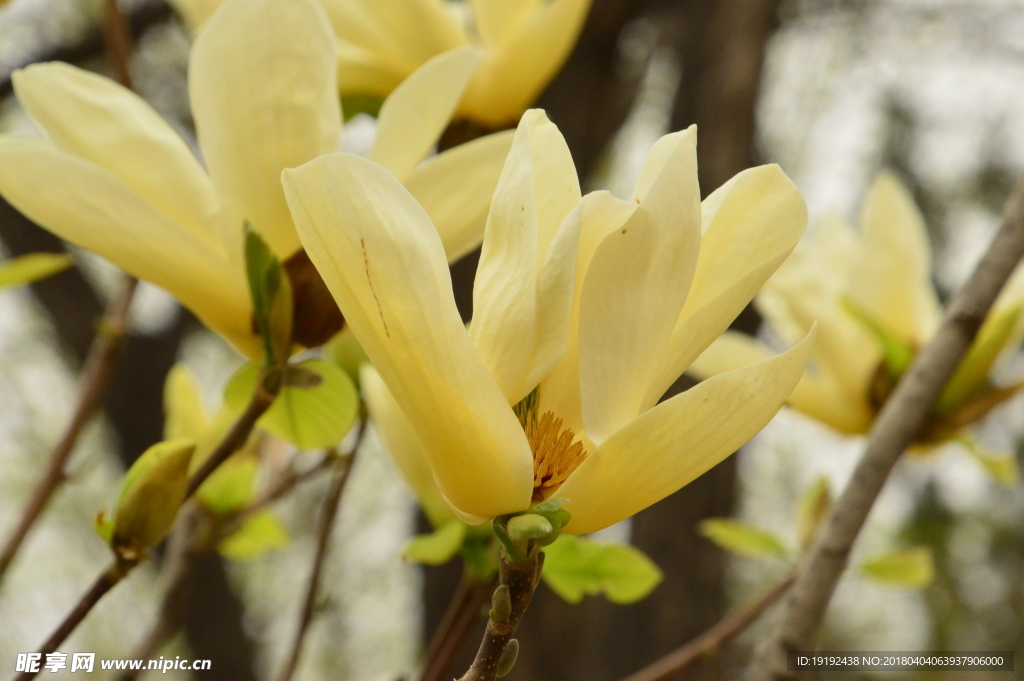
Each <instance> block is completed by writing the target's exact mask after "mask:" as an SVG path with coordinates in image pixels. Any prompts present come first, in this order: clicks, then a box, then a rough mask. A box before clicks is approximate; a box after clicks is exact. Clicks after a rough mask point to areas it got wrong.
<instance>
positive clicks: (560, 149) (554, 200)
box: [522, 109, 580, 270]
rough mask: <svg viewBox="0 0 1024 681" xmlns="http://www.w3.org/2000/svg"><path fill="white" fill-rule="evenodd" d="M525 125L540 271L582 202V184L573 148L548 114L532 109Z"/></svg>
mask: <svg viewBox="0 0 1024 681" xmlns="http://www.w3.org/2000/svg"><path fill="white" fill-rule="evenodd" d="M522 121H523V122H526V123H528V124H529V126H530V149H531V152H532V155H533V196H534V204H535V205H536V207H537V235H538V236H537V269H538V270H539V269H540V267H541V265H542V264H543V263H544V259H545V257H546V254H547V252H548V246H550V244H551V242H552V240H553V239H554V238H555V234H556V233H557V232H558V230H559V229H560V228H561V226H562V224H563V222H564V221H565V218H566V216H567V215H569V213H570V212H571V211H572V209H573V208H575V207H576V204H577V203H579V201H580V181H579V178H578V177H577V176H576V165H575V164H574V163H573V161H572V154H571V153H570V152H569V145H568V144H566V143H565V138H564V137H562V133H561V132H559V131H558V127H556V126H555V124H554V123H552V122H551V121H550V120H548V117H547V114H545V113H544V111H543V110H541V109H531V110H529V111H527V112H526V113H525V114H523V118H522Z"/></svg>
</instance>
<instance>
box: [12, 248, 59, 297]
mask: <svg viewBox="0 0 1024 681" xmlns="http://www.w3.org/2000/svg"><path fill="white" fill-rule="evenodd" d="M71 262H72V260H71V256H70V255H67V254H66V253H29V254H28V255H23V256H21V257H18V258H12V259H10V260H7V261H5V262H0V289H5V288H9V287H11V286H21V285H22V284H31V283H32V282H33V281H39V280H40V279H46V278H47V277H52V276H53V275H55V274H57V273H58V272H63V271H64V270H66V269H67V268H69V267H71Z"/></svg>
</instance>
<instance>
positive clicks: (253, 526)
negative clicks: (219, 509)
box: [217, 510, 288, 560]
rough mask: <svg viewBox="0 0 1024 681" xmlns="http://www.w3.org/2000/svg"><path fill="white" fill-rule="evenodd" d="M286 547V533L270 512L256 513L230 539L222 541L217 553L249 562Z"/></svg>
mask: <svg viewBox="0 0 1024 681" xmlns="http://www.w3.org/2000/svg"><path fill="white" fill-rule="evenodd" d="M287 545H288V531H287V530H285V529H284V525H282V524H281V521H280V520H278V518H277V516H276V515H274V514H273V513H271V512H270V511H266V510H264V511H256V512H255V513H253V514H252V515H250V516H249V517H248V518H246V519H245V521H244V522H243V523H242V526H241V527H239V528H238V530H237V531H235V533H234V534H233V535H231V536H230V537H227V538H225V539H223V540H222V541H221V542H220V544H219V545H218V546H217V551H218V552H219V553H220V554H221V555H222V556H224V557H225V558H230V559H232V560H249V559H250V558H255V557H257V556H259V555H261V554H263V553H266V552H267V551H272V550H274V549H280V548H283V547H285V546H287Z"/></svg>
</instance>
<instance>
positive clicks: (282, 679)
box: [278, 418, 366, 681]
mask: <svg viewBox="0 0 1024 681" xmlns="http://www.w3.org/2000/svg"><path fill="white" fill-rule="evenodd" d="M365 432H366V419H365V418H364V419H362V420H361V421H360V424H359V431H358V432H357V433H356V441H355V443H354V444H353V445H352V449H351V451H350V452H349V454H348V456H345V457H340V458H338V460H337V461H336V462H335V464H334V477H333V478H332V479H331V486H330V487H329V488H328V490H327V495H326V496H325V497H324V517H323V520H322V521H321V523H320V534H319V536H318V537H317V544H316V555H315V557H314V558H313V567H312V569H311V571H310V575H309V584H308V586H307V587H306V598H305V600H304V602H303V604H302V615H301V616H300V617H299V628H298V629H297V630H296V632H295V639H294V640H293V641H292V647H291V651H290V652H289V653H288V658H287V662H285V665H284V668H283V669H282V670H281V674H280V676H279V677H278V679H279V681H290V679H291V678H292V675H293V674H294V673H295V668H296V667H297V666H298V664H299V656H300V655H301V654H302V643H303V640H304V639H305V638H306V632H307V631H308V630H309V625H310V623H311V622H312V621H313V613H314V611H315V610H316V599H317V594H318V593H319V591H320V578H321V576H322V574H323V568H324V563H325V562H326V558H327V547H328V545H329V544H330V541H331V535H332V534H333V532H334V521H335V520H336V519H337V517H338V508H339V506H340V502H341V493H342V492H343V491H344V490H345V483H346V482H348V478H349V474H350V473H351V472H352V462H353V460H354V459H355V456H356V452H357V451H358V450H359V445H360V444H361V443H362V441H363V434H364V433H365Z"/></svg>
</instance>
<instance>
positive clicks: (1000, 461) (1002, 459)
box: [956, 436, 1020, 487]
mask: <svg viewBox="0 0 1024 681" xmlns="http://www.w3.org/2000/svg"><path fill="white" fill-rule="evenodd" d="M956 441H957V442H959V443H960V444H961V445H962V446H963V448H964V449H966V450H967V452H968V453H969V454H970V455H971V456H973V457H974V458H975V459H976V460H977V461H978V463H980V464H981V465H982V467H983V468H984V469H985V472H986V473H988V474H989V475H990V476H991V477H992V479H993V480H995V481H996V482H998V483H999V484H1001V485H1005V486H1006V487H1013V486H1014V485H1016V484H1017V481H1018V480H1020V470H1019V469H1018V467H1017V459H1016V457H1014V456H1013V454H1010V453H1009V452H1007V453H1002V454H998V453H995V452H990V451H988V450H987V449H985V448H983V447H982V446H981V445H980V444H978V441H977V440H975V439H974V438H972V437H970V436H964V437H958V438H956Z"/></svg>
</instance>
